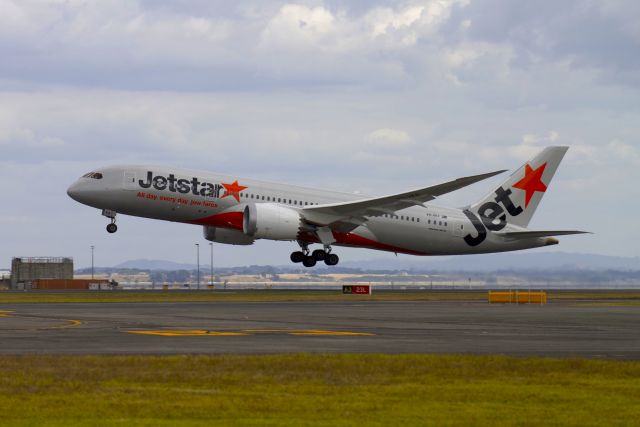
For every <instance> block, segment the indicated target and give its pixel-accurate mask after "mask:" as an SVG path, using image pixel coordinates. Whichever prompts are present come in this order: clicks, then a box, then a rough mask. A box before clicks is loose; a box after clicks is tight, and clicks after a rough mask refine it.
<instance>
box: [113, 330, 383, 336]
mask: <svg viewBox="0 0 640 427" xmlns="http://www.w3.org/2000/svg"><path fill="white" fill-rule="evenodd" d="M123 332H126V333H128V334H138V335H156V336H162V337H204V336H212V337H238V336H249V335H256V334H287V335H293V336H350V337H353V336H374V335H375V334H374V333H370V332H351V331H325V330H318V329H309V330H306V329H242V330H239V331H209V330H205V329H139V330H135V329H134V330H127V331H123Z"/></svg>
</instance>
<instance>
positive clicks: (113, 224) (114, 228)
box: [102, 209, 118, 234]
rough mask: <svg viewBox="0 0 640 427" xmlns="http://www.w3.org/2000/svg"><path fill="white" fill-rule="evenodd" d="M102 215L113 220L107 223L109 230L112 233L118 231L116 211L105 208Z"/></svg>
mask: <svg viewBox="0 0 640 427" xmlns="http://www.w3.org/2000/svg"><path fill="white" fill-rule="evenodd" d="M102 215H103V216H106V217H107V218H109V219H111V222H110V223H109V224H107V232H109V233H110V234H113V233H115V232H116V231H118V226H117V225H116V212H115V211H112V210H110V209H103V210H102Z"/></svg>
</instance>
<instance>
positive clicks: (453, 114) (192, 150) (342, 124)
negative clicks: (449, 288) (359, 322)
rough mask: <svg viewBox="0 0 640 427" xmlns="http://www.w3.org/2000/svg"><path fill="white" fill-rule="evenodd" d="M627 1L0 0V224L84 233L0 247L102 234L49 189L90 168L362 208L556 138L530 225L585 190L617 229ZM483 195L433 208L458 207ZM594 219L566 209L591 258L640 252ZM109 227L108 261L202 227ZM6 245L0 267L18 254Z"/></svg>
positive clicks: (626, 101)
mask: <svg viewBox="0 0 640 427" xmlns="http://www.w3.org/2000/svg"><path fill="white" fill-rule="evenodd" d="M636 3H637V2H631V1H627V2H625V1H617V0H616V1H609V2H600V3H598V2H591V1H588V0H587V1H578V0H569V1H567V2H561V3H558V2H551V1H547V0H543V1H540V2H536V3H535V4H534V3H531V4H524V5H523V4H516V3H514V2H511V1H507V0H502V1H498V0H487V1H486V2H482V3H481V2H476V1H447V0H423V1H418V0H407V1H393V0H379V1H366V2H364V1H352V2H344V1H341V0H309V1H307V0H304V1H289V2H287V1H284V2H283V1H277V0H261V1H256V0H249V1H247V2H241V3H240V2H228V1H224V0H211V1H202V2H200V1H198V2H192V1H175V2H157V1H143V0H140V1H113V2H94V1H82V0H73V1H57V0H56V1H54V0H51V1H41V2H32V1H9V0H0V9H1V10H2V11H3V13H2V14H0V58H1V59H0V179H2V180H3V181H4V182H10V183H12V185H11V186H8V187H10V188H8V189H6V191H5V192H6V193H7V194H6V195H5V196H6V197H7V198H9V199H20V200H22V201H23V203H22V204H20V205H17V204H10V205H8V206H5V207H4V211H3V213H2V214H0V221H2V218H5V222H6V221H13V220H12V219H11V218H13V219H15V218H19V217H21V216H24V217H25V218H30V221H33V223H34V224H48V223H49V222H50V221H51V218H50V212H52V211H55V212H56V218H60V219H59V221H61V222H62V226H64V227H67V228H69V229H74V230H78V232H77V233H76V234H77V236H89V237H77V238H76V237H74V238H73V239H71V238H65V235H64V233H62V232H60V233H58V232H57V231H55V230H50V229H51V228H53V227H32V228H33V229H29V230H26V231H25V230H24V229H23V228H26V227H18V226H16V227H5V228H8V230H6V231H4V230H3V232H5V233H8V234H7V235H6V236H5V237H6V240H7V241H15V242H24V238H23V237H22V234H23V233H30V236H34V241H37V242H38V243H39V244H42V246H41V248H42V250H47V251H53V252H55V251H57V250H59V251H60V253H62V254H64V253H65V252H66V249H65V248H66V247H67V246H64V245H62V244H58V243H56V242H57V241H58V240H60V241H65V240H68V241H69V245H71V246H68V247H69V248H70V249H69V251H73V250H76V249H74V248H80V249H78V250H83V249H82V248H83V247H84V246H86V239H88V238H92V239H93V238H96V239H98V238H102V234H98V233H100V232H101V231H103V228H104V224H103V221H102V220H103V219H102V218H101V217H100V216H99V214H97V213H96V212H94V211H93V210H91V209H88V208H83V207H79V206H77V205H76V204H74V203H73V202H72V201H70V200H68V198H67V197H66V195H65V194H64V191H65V190H66V187H67V185H68V184H69V183H70V182H72V181H73V180H74V179H75V178H76V177H77V176H79V175H81V174H82V173H85V172H87V171H89V170H91V169H92V168H94V167H98V166H101V165H104V164H111V163H162V164H168V165H175V166H181V167H187V168H195V169H205V170H210V171H218V172H223V173H230V174H237V175H238V176H247V177H255V178H258V179H260V178H262V179H266V180H270V181H278V182H292V183H296V184H301V185H308V186H312V187H318V186H319V187H323V188H327V189H336V190H342V191H348V192H351V191H352V190H353V189H356V188H357V189H359V190H361V191H362V192H363V193H364V194H372V195H375V194H390V193H393V192H396V191H402V190H405V189H407V188H414V187H421V186H424V185H427V184H429V183H437V182H440V181H442V180H443V179H448V178H455V177H457V176H462V175H468V174H474V173H481V172H486V171H489V170H496V169H502V168H509V169H514V168H516V167H518V166H519V165H520V164H521V163H522V162H524V161H525V160H526V159H528V158H529V157H530V156H532V155H533V154H535V152H537V150H539V149H541V148H542V147H544V146H546V145H552V144H561V145H569V146H570V147H571V148H570V150H569V152H568V153H567V156H566V159H565V162H563V165H562V167H561V168H560V170H559V171H558V175H557V178H556V180H557V182H556V183H554V187H555V186H557V187H558V189H557V190H556V189H554V190H553V191H554V192H550V193H549V194H548V196H547V198H545V203H548V205H546V206H545V208H544V209H545V211H544V212H541V214H540V215H541V216H540V217H537V218H536V221H539V222H538V223H537V224H536V225H537V226H540V227H541V228H542V227H553V228H556V227H558V226H559V225H562V224H558V221H560V220H562V219H563V218H564V216H563V215H560V214H558V212H564V211H567V209H568V207H572V206H583V205H589V206H591V205H590V203H592V197H593V194H595V193H598V194H599V195H600V198H601V204H602V205H603V206H604V205H609V206H612V205H616V206H623V207H624V208H625V209H622V208H621V209H618V211H619V212H617V213H616V214H615V215H614V216H615V218H616V221H614V222H617V223H633V221H634V220H635V219H634V218H633V217H632V213H633V212H635V211H637V202H636V201H635V200H637V199H638V197H640V195H638V197H636V196H635V194H637V193H638V192H639V191H640V190H636V189H635V188H631V189H630V190H628V191H629V192H631V193H632V194H634V197H628V192H627V193H625V194H622V192H621V191H611V188H618V186H619V184H620V182H634V180H636V175H637V166H638V149H639V145H638V143H637V142H636V141H639V140H640V125H639V123H640V120H639V118H638V114H639V111H640V110H639V109H638V102H637V100H638V99H639V96H640V94H639V93H638V89H639V86H638V79H637V76H639V75H640V73H638V64H639V63H640V62H639V61H638V58H640V55H639V54H638V41H639V30H638V28H640V24H638V19H639V18H638V16H640V13H634V12H635V11H636V9H637V8H638V6H637V4H636ZM43 177H44V178H43ZM485 190H486V187H484V186H483V185H482V184H478V185H477V186H473V187H470V188H467V189H463V190H461V191H459V192H456V193H453V194H450V195H447V196H445V197H444V198H443V199H444V200H440V201H438V202H439V203H442V204H451V205H460V206H462V205H464V204H466V203H468V202H469V200H474V199H476V198H478V197H480V196H482V195H483V194H478V193H484V192H485ZM556 191H557V193H556ZM634 192H635V193H634ZM24 194H29V195H30V196H29V197H25V196H24ZM43 207H45V208H43ZM547 209H548V211H549V212H550V213H549V214H548V215H547V214H546V213H545V212H546V211H547ZM552 213H553V215H552ZM601 215H603V214H602V212H598V211H597V209H595V210H592V209H586V210H581V212H580V215H572V216H568V217H567V219H566V222H567V224H564V225H566V226H567V227H571V228H573V227H578V226H580V225H583V228H585V229H590V230H593V231H596V232H597V233H598V234H597V235H602V236H609V237H610V241H604V240H603V241H600V242H598V245H599V246H597V248H595V249H594V251H596V250H598V251H600V250H602V251H604V252H609V253H618V254H622V253H623V252H624V253H632V254H638V253H637V251H638V249H637V248H636V246H634V245H633V244H632V243H631V242H630V241H629V240H630V239H629V238H628V236H627V235H626V234H624V233H621V232H619V231H618V229H617V228H615V227H609V226H607V225H606V224H602V221H600V218H601ZM607 215H609V214H607ZM56 221H58V219H56ZM571 221H576V222H579V223H577V224H573V223H571ZM128 224H135V228H136V230H131V228H129V227H127V225H128ZM594 224H595V225H596V229H594V227H593V226H592V225H594ZM122 226H123V230H125V229H128V232H127V233H122V234H120V233H119V235H118V239H121V240H117V241H107V240H105V241H103V242H101V244H102V245H110V246H109V247H111V248H113V251H112V252H111V255H110V256H111V257H112V260H113V261H114V262H115V261H121V260H123V259H117V260H116V258H117V257H125V256H127V252H125V251H121V250H119V249H118V248H119V247H127V248H131V253H133V252H135V251H136V250H137V249H136V248H139V246H136V245H138V244H141V245H146V242H148V241H149V236H165V233H166V235H167V236H170V237H171V239H175V241H176V242H181V243H180V244H182V243H184V244H185V245H189V247H191V245H192V243H193V241H194V239H199V238H200V237H199V236H200V231H199V230H198V229H197V227H192V228H189V227H187V228H184V226H175V227H174V225H172V224H165V223H160V222H154V221H146V220H139V222H138V220H134V219H133V218H123V224H122ZM598 227H601V228H598ZM14 229H15V230H14ZM158 238H160V237H158ZM163 238H164V237H163ZM167 239H169V237H167ZM636 240H637V239H636ZM611 242H613V243H611ZM563 243H564V242H563ZM20 244H22V243H20ZM567 244H568V245H572V243H571V242H568V243H567ZM83 245H84V246H83ZM168 246H169V247H173V246H172V245H168ZM269 248H270V249H271V248H273V250H268V251H266V252H268V253H269V254H268V256H267V255H265V253H264V252H265V251H264V247H263V246H260V247H257V249H253V248H248V249H246V248H245V249H243V250H242V251H239V252H235V250H234V249H227V248H225V249H224V251H221V252H224V254H225V255H221V256H227V255H226V254H231V255H228V256H229V258H226V261H225V262H228V263H234V262H233V260H234V259H238V260H239V261H238V262H236V263H240V264H241V263H243V262H242V260H244V259H245V258H243V257H247V255H246V254H249V255H248V256H249V257H253V258H252V259H255V260H256V262H260V260H267V261H268V262H272V261H274V260H275V261H278V260H281V259H286V256H287V252H288V251H289V249H290V248H289V247H288V246H287V245H286V244H282V245H280V246H278V245H275V246H273V247H271V246H269ZM36 249H40V248H39V247H38V248H36ZM564 249H569V250H571V249H576V250H582V249H583V248H582V247H580V246H579V244H576V245H575V246H568V247H567V246H564ZM3 250H4V251H5V252H3V254H4V255H2V254H0V255H1V256H4V257H5V258H7V259H8V257H9V256H10V255H11V252H16V251H19V252H22V253H30V252H32V251H31V249H30V248H29V247H27V246H26V245H25V246H15V247H11V248H10V247H5V248H4V249H3ZM245 250H248V252H245ZM254 250H255V252H253V251H254ZM157 251H158V252H157V253H158V254H159V255H158V256H160V255H163V254H166V256H182V255H180V254H181V253H182V252H180V251H179V255H175V254H172V253H171V252H170V251H169V250H167V251H166V252H161V251H160V249H158V250H157ZM634 251H635V252H634ZM38 252H40V251H39V250H38ZM243 254H244V255H243ZM638 255H640V254H638ZM354 256H356V255H354ZM357 256H360V255H357ZM361 256H363V257H367V256H370V254H368V253H366V252H365V253H363V254H362V255H361ZM234 257H236V258H234ZM238 257H239V258H238ZM267 261H265V262H267ZM0 265H1V264H0Z"/></svg>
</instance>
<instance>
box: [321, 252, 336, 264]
mask: <svg viewBox="0 0 640 427" xmlns="http://www.w3.org/2000/svg"><path fill="white" fill-rule="evenodd" d="M338 262H340V258H339V257H338V255H336V254H327V257H326V258H325V259H324V263H325V264H327V265H337V264H338Z"/></svg>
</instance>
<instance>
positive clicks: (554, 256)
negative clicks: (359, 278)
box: [340, 251, 640, 271]
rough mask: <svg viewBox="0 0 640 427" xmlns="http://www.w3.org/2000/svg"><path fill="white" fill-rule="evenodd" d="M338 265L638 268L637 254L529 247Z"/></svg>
mask: <svg viewBox="0 0 640 427" xmlns="http://www.w3.org/2000/svg"><path fill="white" fill-rule="evenodd" d="M340 265H341V266H342V267H351V268H361V269H363V270H388V269H394V270H397V269H400V270H413V271H422V270H439V271H498V270H536V269H547V270H548V269H552V270H640V258H638V257H615V256H606V255H595V254H578V253H567V252H534V251H529V252H505V253H497V254H482V255H462V256H450V257H426V258H425V257H422V258H419V257H415V258H407V257H403V258H401V259H397V260H394V259H391V260H389V259H380V260H368V261H353V262H345V263H341V264H340Z"/></svg>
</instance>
